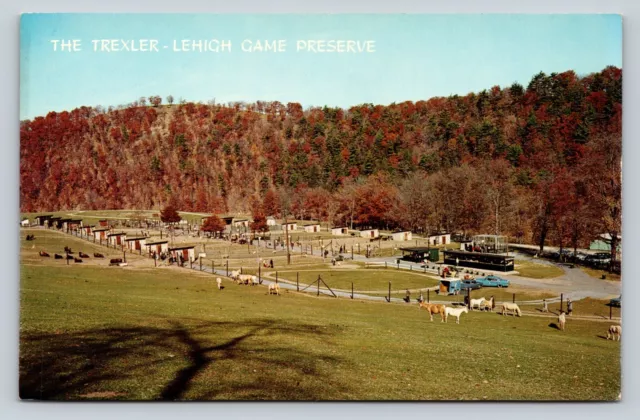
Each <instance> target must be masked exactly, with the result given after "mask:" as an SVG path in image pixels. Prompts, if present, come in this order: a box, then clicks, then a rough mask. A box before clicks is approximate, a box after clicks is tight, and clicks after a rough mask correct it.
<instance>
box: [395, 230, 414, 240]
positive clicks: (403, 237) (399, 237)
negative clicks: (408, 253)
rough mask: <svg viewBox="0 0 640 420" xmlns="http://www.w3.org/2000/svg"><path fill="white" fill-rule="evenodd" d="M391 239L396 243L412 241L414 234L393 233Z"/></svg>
mask: <svg viewBox="0 0 640 420" xmlns="http://www.w3.org/2000/svg"><path fill="white" fill-rule="evenodd" d="M391 237H392V238H393V240H394V241H410V240H411V238H412V234H411V232H409V231H401V232H393V233H392V234H391Z"/></svg>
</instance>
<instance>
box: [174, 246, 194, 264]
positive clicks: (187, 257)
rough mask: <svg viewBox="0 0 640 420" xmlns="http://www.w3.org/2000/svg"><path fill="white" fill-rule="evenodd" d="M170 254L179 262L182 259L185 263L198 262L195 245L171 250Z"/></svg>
mask: <svg viewBox="0 0 640 420" xmlns="http://www.w3.org/2000/svg"><path fill="white" fill-rule="evenodd" d="M169 253H170V254H171V256H172V257H173V258H175V259H176V260H179V259H180V257H182V260H183V261H185V262H189V261H195V260H196V250H195V246H193V245H189V246H179V247H175V248H169Z"/></svg>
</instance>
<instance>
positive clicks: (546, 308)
mask: <svg viewBox="0 0 640 420" xmlns="http://www.w3.org/2000/svg"><path fill="white" fill-rule="evenodd" d="M542 312H549V306H548V305H547V299H542Z"/></svg>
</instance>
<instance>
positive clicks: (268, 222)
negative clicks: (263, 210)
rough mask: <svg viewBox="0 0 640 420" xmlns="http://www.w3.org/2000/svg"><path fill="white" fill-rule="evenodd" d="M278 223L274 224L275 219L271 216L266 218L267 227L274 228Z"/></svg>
mask: <svg viewBox="0 0 640 420" xmlns="http://www.w3.org/2000/svg"><path fill="white" fill-rule="evenodd" d="M277 224H278V222H276V218H275V217H273V216H269V217H267V226H275V225H277Z"/></svg>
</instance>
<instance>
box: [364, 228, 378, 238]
mask: <svg viewBox="0 0 640 420" xmlns="http://www.w3.org/2000/svg"><path fill="white" fill-rule="evenodd" d="M378 236H380V231H379V230H378V229H365V230H361V231H360V237H362V238H377V237H378Z"/></svg>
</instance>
